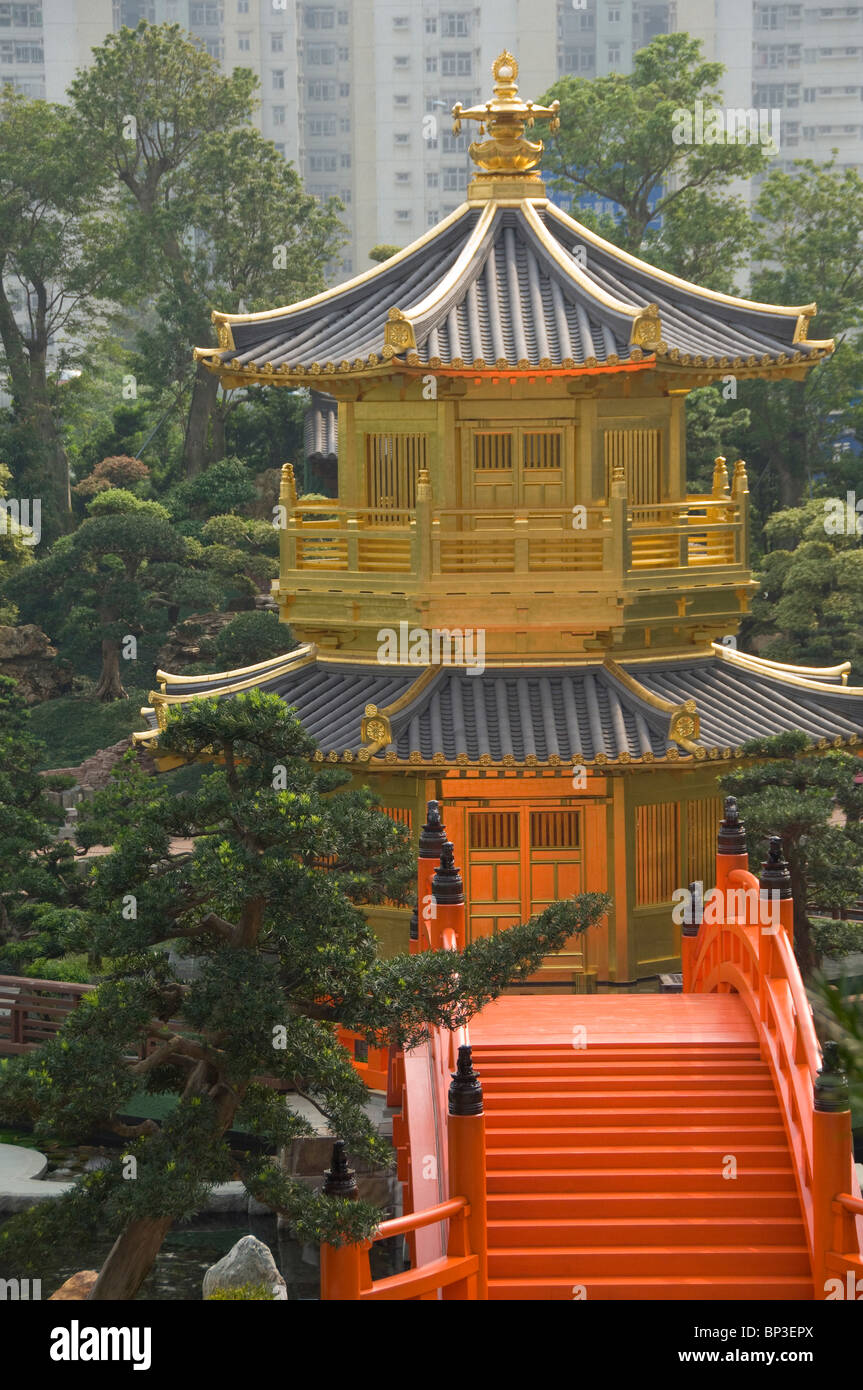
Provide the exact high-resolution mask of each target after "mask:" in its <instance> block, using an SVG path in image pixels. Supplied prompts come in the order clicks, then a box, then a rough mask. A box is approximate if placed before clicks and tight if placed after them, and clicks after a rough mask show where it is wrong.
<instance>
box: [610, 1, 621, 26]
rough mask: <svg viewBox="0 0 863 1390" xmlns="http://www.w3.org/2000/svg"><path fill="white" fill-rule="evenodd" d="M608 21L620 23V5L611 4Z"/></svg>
mask: <svg viewBox="0 0 863 1390" xmlns="http://www.w3.org/2000/svg"><path fill="white" fill-rule="evenodd" d="M608 22H609V24H619V23H620V6H619V5H609V7H608Z"/></svg>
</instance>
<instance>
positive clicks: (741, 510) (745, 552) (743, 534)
mask: <svg viewBox="0 0 863 1390" xmlns="http://www.w3.org/2000/svg"><path fill="white" fill-rule="evenodd" d="M731 495H732V498H733V499H734V510H735V514H736V519H737V536H736V540H737V544H736V548H735V551H734V560H735V563H736V564H738V565H746V564H748V562H749V524H750V519H749V479H748V478H747V476H746V464H745V463H744V462H743V459H737V461H736V463H735V465H734V478H733V480H732V485H731Z"/></svg>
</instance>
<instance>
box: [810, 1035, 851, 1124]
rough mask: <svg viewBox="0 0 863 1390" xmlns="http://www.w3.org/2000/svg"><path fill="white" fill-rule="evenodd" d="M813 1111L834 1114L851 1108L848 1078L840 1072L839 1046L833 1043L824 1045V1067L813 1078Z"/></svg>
mask: <svg viewBox="0 0 863 1390" xmlns="http://www.w3.org/2000/svg"><path fill="white" fill-rule="evenodd" d="M814 1091H815V1101H814V1104H815V1109H816V1110H827V1111H830V1112H832V1113H834V1114H835V1113H836V1112H837V1111H841V1110H848V1109H849V1108H850V1106H851V1099H850V1093H849V1090H848V1077H847V1076H846V1075H845V1073H844V1071H843V1070H842V1063H841V1061H840V1060H839V1046H838V1044H837V1043H835V1042H826V1043H825V1044H824V1065H823V1066H822V1068H821V1070H820V1071H819V1073H818V1075H817V1076H816V1078H815V1087H814Z"/></svg>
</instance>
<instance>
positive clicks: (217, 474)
mask: <svg viewBox="0 0 863 1390" xmlns="http://www.w3.org/2000/svg"><path fill="white" fill-rule="evenodd" d="M254 499H255V485H254V483H253V482H252V478H251V475H250V473H249V470H248V469H247V468H246V465H245V464H244V463H242V462H241V460H240V459H238V458H230V459H222V460H221V461H220V462H218V463H214V464H212V465H211V466H210V467H209V468H208V469H207V472H206V474H205V475H204V476H202V477H196V478H186V479H184V480H183V482H181V483H178V484H177V485H176V487H174V488H172V489H171V491H170V492H169V493H168V496H167V497H166V498H165V505H166V506H167V507H168V509H169V511H170V513H171V515H172V517H173V518H174V520H175V521H179V522H183V521H189V520H191V519H192V518H193V517H198V518H204V517H209V516H218V515H221V514H222V513H225V512H236V511H237V510H238V508H240V507H244V506H246V504H247V503H249V502H253V501H254ZM192 534H195V532H194V531H193V532H192Z"/></svg>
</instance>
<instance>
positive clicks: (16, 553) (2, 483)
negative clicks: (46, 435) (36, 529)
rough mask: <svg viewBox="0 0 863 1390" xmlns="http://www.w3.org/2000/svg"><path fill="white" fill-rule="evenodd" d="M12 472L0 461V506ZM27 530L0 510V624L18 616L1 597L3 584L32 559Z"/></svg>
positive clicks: (11, 622) (8, 513)
mask: <svg viewBox="0 0 863 1390" xmlns="http://www.w3.org/2000/svg"><path fill="white" fill-rule="evenodd" d="M11 478H12V474H11V473H10V471H9V469H8V468H7V467H6V465H5V463H0V508H2V504H3V499H4V498H5V497H7V496H8V494H9V483H10V481H11ZM28 535H30V536H32V531H31V532H27V531H26V530H25V529H24V528H22V527H21V525H20V524H19V520H17V519H16V518H15V517H14V516H13V515H12V513H11V512H6V511H5V509H4V510H3V511H0V624H7V623H8V624H13V623H14V622H15V621H16V619H17V617H18V609H17V608H16V606H15V604H14V603H9V602H7V601H5V600H4V599H3V597H2V595H3V588H4V585H5V584H6V583H7V582H8V581H9V580H10V579H12V578H13V576H14V575H16V574H18V573H20V571H21V570H23V569H24V567H25V566H26V565H29V564H31V563H32V561H33V547H32V545H30V544H29V542H28V539H27V537H28Z"/></svg>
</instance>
